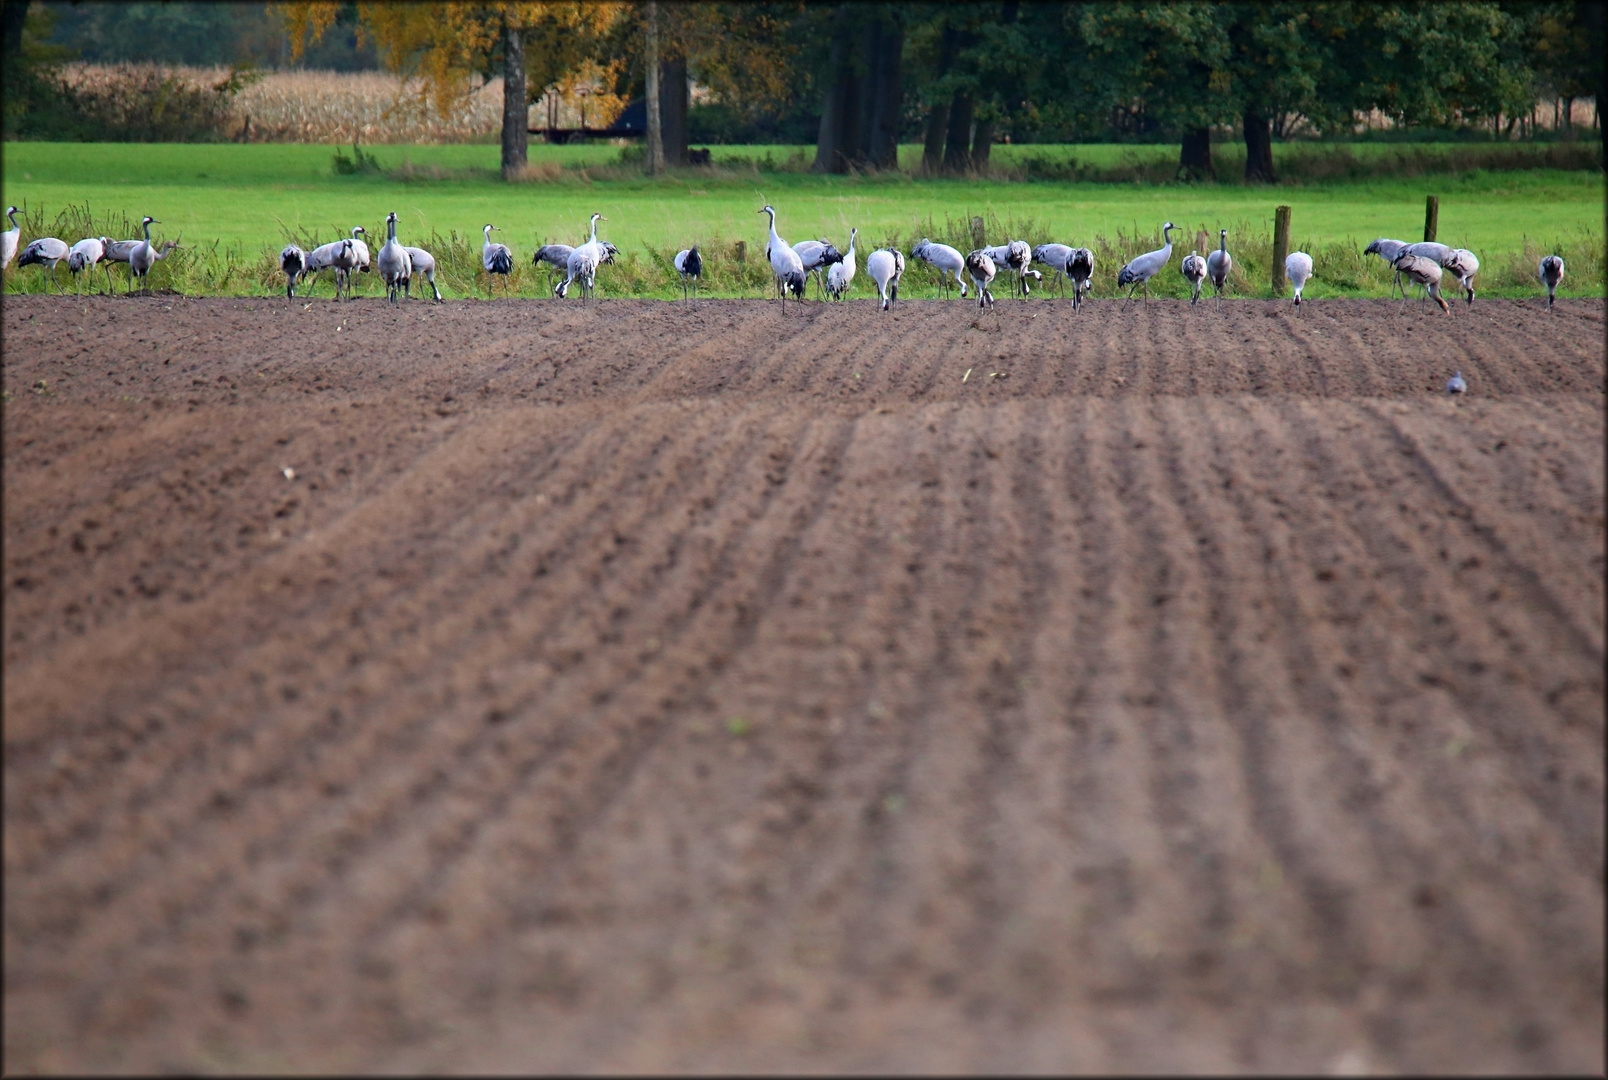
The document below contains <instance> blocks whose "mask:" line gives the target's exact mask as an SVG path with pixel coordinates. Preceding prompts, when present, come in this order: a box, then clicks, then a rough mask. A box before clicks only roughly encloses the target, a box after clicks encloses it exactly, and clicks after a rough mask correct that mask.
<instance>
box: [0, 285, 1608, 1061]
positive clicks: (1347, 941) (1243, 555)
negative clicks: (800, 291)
mask: <svg viewBox="0 0 1608 1080" xmlns="http://www.w3.org/2000/svg"><path fill="white" fill-rule="evenodd" d="M4 329H5V352H4V385H5V389H6V391H7V393H8V395H9V400H8V403H7V404H6V405H5V406H4V421H5V422H4V451H5V472H4V479H5V617H4V639H5V640H4V661H5V701H4V704H5V722H4V732H5V762H4V768H5V886H4V887H5V913H4V946H5V985H6V998H5V1063H4V1064H5V1068H6V1071H7V1072H12V1073H15V1072H26V1071H33V1070H46V1071H80V1070H117V1071H135V1070H141V1071H143V1070H153V1069H184V1070H228V1071H241V1070H248V1071H279V1070H299V1071H306V1070H314V1071H326V1070H346V1069H360V1070H420V1069H424V1070H460V1071H461V1070H528V1069H562V1070H611V1071H613V1070H642V1069H646V1070H663V1069H762V1068H779V1069H789V1070H799V1069H823V1070H824V1069H833V1070H841V1069H856V1070H861V1069H866V1070H877V1069H880V1070H895V1069H897V1070H910V1069H916V1070H952V1069H966V1070H1055V1071H1064V1070H1101V1071H1105V1070H1124V1071H1133V1070H1144V1071H1169V1070H1189V1071H1206V1070H1210V1071H1219V1070H1221V1071H1229V1070H1256V1071H1299V1072H1308V1071H1321V1070H1339V1071H1348V1070H1401V1071H1408V1072H1425V1071H1453V1072H1465V1071H1466V1072H1472V1071H1499V1072H1509V1071H1512V1072H1520V1071H1522V1072H1538V1071H1540V1072H1545V1071H1573V1072H1589V1073H1599V1072H1601V1071H1602V1069H1603V1067H1604V1059H1603V1042H1602V1030H1603V1020H1604V1016H1603V1011H1604V1010H1603V999H1604V993H1603V982H1604V954H1603V937H1604V934H1603V920H1604V905H1603V899H1604V897H1603V888H1604V882H1603V858H1604V818H1603V809H1604V804H1603V782H1604V776H1603V747H1604V723H1603V711H1604V677H1603V663H1604V625H1605V619H1604V543H1605V530H1604V466H1603V439H1604V381H1605V364H1604V346H1603V333H1604V305H1603V304H1602V303H1601V302H1591V301H1577V302H1565V303H1560V304H1559V306H1558V310H1557V311H1556V312H1555V313H1553V314H1551V315H1549V314H1547V313H1546V312H1545V310H1544V308H1542V307H1541V306H1540V304H1539V303H1537V302H1532V303H1512V302H1504V301H1484V300H1482V301H1480V302H1479V303H1477V304H1476V305H1475V306H1474V307H1473V308H1472V309H1468V308H1465V307H1463V306H1461V305H1459V306H1458V307H1457V308H1456V310H1455V311H1454V312H1453V314H1452V315H1451V316H1450V317H1446V316H1443V315H1441V314H1440V313H1439V312H1438V311H1434V310H1433V309H1431V308H1429V307H1428V306H1426V305H1423V304H1419V303H1416V302H1407V303H1393V302H1384V301H1381V302H1370V301H1327V302H1326V301H1321V300H1320V301H1314V302H1312V303H1311V304H1310V305H1308V306H1307V307H1305V308H1304V309H1303V311H1302V312H1301V313H1300V314H1299V315H1296V314H1295V313H1294V312H1293V311H1292V310H1291V308H1290V307H1289V305H1273V304H1262V303H1257V302H1244V303H1236V304H1233V305H1232V306H1230V307H1229V308H1227V309H1226V311H1223V312H1219V311H1215V310H1198V309H1197V310H1194V311H1191V310H1189V309H1188V307H1187V306H1185V305H1182V304H1179V303H1164V302H1152V303H1149V304H1134V305H1131V306H1126V305H1124V304H1123V303H1122V302H1104V303H1100V302H1097V303H1094V304H1092V305H1091V306H1090V307H1088V308H1086V309H1085V310H1084V311H1083V312H1081V313H1079V314H1076V315H1074V314H1073V313H1072V312H1071V311H1070V310H1069V308H1068V306H1067V305H1066V304H1065V303H1064V302H1057V303H1042V302H1037V301H1032V302H1028V303H1023V304H1018V303H1016V302H1014V301H1004V300H1002V301H1001V302H1000V304H999V307H998V311H997V313H996V314H992V315H987V316H983V317H981V318H980V317H979V316H978V314H977V311H976V309H975V308H973V307H970V306H969V305H964V304H961V303H959V302H955V303H952V304H949V305H945V304H943V303H941V302H938V301H932V302H914V303H909V304H906V305H902V306H900V307H899V308H898V309H896V310H895V311H894V312H892V313H891V314H888V315H883V314H882V313H880V312H878V311H877V310H875V307H874V305H873V304H872V303H870V302H863V303H853V304H846V305H838V306H830V307H829V306H824V305H819V304H811V305H808V306H806V307H804V308H802V309H799V310H792V309H791V307H790V310H789V311H788V313H787V314H786V315H785V317H784V316H783V315H782V314H781V313H780V312H778V311H777V310H775V309H774V308H773V307H772V306H770V305H767V304H764V303H761V302H758V301H751V302H705V303H700V304H697V305H682V304H675V305H669V304H662V303H649V302H643V303H636V302H630V301H619V302H607V303H600V304H597V305H595V306H589V305H583V304H581V303H579V302H567V303H560V302H557V301H547V302H542V301H511V302H496V303H455V304H451V305H448V306H444V307H436V306H429V305H423V304H415V305H414V306H413V307H410V308H407V309H405V310H403V311H396V310H393V309H391V308H390V307H389V306H387V305H386V304H385V303H384V302H383V301H378V300H363V301H358V302H355V303H351V304H346V305H337V304H335V303H333V302H330V301H325V300H320V301H317V302H314V303H312V304H310V305H308V306H306V307H304V306H303V304H302V303H301V302H297V303H294V304H287V303H284V302H274V303H270V302H266V301H260V300H259V301H250V300H184V299H167V298H156V299H149V300H134V301H129V300H111V299H94V300H89V301H75V300H63V299H60V298H43V297H18V296H9V297H6V298H5V304H4ZM1454 368H1461V369H1462V370H1463V373H1464V374H1465V376H1467V377H1468V380H1469V383H1470V387H1471V391H1470V393H1469V394H1468V395H1467V396H1466V397H1465V398H1462V399H1458V400H1451V399H1448V398H1447V397H1446V396H1445V395H1444V394H1443V393H1442V392H1441V387H1442V385H1443V384H1444V382H1445V380H1446V378H1447V377H1448V376H1450V375H1451V373H1452V371H1453V369H1454ZM968 370H969V371H970V376H969V378H963V373H965V372H967V371H968ZM287 468H288V469H291V470H293V478H287V477H288V476H289V474H287V473H286V472H284V471H283V470H285V469H287Z"/></svg>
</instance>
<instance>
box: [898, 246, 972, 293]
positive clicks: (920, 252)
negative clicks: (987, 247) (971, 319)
mask: <svg viewBox="0 0 1608 1080" xmlns="http://www.w3.org/2000/svg"><path fill="white" fill-rule="evenodd" d="M910 254H911V255H914V256H915V257H916V258H918V259H920V260H921V261H922V262H924V263H926V264H927V265H928V266H930V267H932V268H933V269H934V270H937V271H938V284H939V286H940V287H941V288H942V289H943V292H944V295H945V296H948V295H949V278H950V275H954V278H955V284H957V285H959V286H960V298H961V299H962V300H964V299H966V279H965V278H964V277H962V276H961V271H963V270H965V269H966V256H964V255H962V254H961V253H960V252H958V251H956V250H955V249H954V248H952V247H950V246H949V245H948V244H935V243H933V242H932V241H931V240H928V239H927V238H926V237H925V236H923V237H922V238H921V243H919V244H917V245H916V246H915V247H913V248H911V249H910Z"/></svg>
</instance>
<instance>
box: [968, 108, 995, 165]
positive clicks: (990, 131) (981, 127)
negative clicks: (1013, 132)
mask: <svg viewBox="0 0 1608 1080" xmlns="http://www.w3.org/2000/svg"><path fill="white" fill-rule="evenodd" d="M995 127H996V122H995V120H994V118H993V117H989V118H988V119H986V120H979V121H977V133H976V134H975V135H973V136H972V148H971V167H972V170H973V171H974V172H978V173H982V172H986V171H987V170H988V158H989V155H990V154H991V152H992V151H993V149H994V130H995Z"/></svg>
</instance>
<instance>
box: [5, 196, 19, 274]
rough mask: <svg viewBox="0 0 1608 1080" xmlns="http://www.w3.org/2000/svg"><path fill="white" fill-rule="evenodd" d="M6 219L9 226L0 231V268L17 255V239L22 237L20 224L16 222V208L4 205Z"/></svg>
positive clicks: (7, 264) (8, 264)
mask: <svg viewBox="0 0 1608 1080" xmlns="http://www.w3.org/2000/svg"><path fill="white" fill-rule="evenodd" d="M6 220H7V221H10V222H11V228H9V229H7V230H6V231H5V232H0V270H4V269H5V268H6V267H8V266H10V265H11V260H12V259H14V258H16V257H17V241H18V240H19V239H21V238H22V226H21V225H18V224H17V208H16V207H15V206H8V207H6Z"/></svg>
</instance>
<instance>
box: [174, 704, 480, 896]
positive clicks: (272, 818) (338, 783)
mask: <svg viewBox="0 0 1608 1080" xmlns="http://www.w3.org/2000/svg"><path fill="white" fill-rule="evenodd" d="M476 720H479V717H476ZM476 730H481V725H479V723H476ZM405 739H407V736H405V734H404V736H396V734H392V736H391V738H389V739H388V743H399V741H405ZM359 757H362V755H359ZM346 763H351V762H346ZM280 771H283V770H280ZM359 775H362V773H359ZM323 783H325V786H326V788H328V784H331V783H333V784H334V786H336V789H341V781H339V778H333V779H331V778H325V781H323ZM347 783H351V778H349V776H347ZM368 794H373V792H368ZM346 802H347V804H349V805H351V802H352V800H351V799H347V800H346ZM275 820H277V816H275V815H269V816H267V821H275ZM368 824H375V823H373V821H368ZM381 833H383V829H381ZM283 836H285V834H283V833H281V837H283ZM347 836H351V834H347ZM297 837H299V839H301V841H307V836H304V834H301V833H297ZM314 841H317V836H315V837H314ZM240 847H244V849H246V850H248V852H251V850H252V849H254V847H260V845H259V844H243V845H240ZM314 847H315V849H320V850H323V849H322V847H320V845H318V844H314ZM252 861H256V860H252ZM315 876H317V874H315ZM209 878H211V879H212V881H217V876H215V874H212V876H209ZM294 890H296V889H294V886H293V892H294ZM310 898H312V897H310V895H299V897H297V900H301V902H306V900H310ZM167 906H172V902H170V897H169V902H167Z"/></svg>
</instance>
